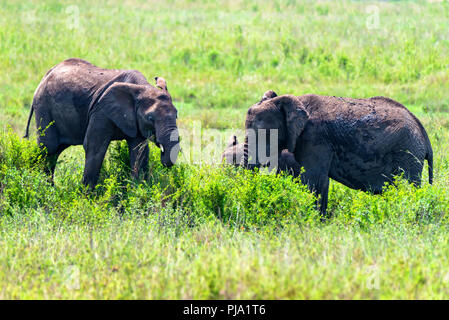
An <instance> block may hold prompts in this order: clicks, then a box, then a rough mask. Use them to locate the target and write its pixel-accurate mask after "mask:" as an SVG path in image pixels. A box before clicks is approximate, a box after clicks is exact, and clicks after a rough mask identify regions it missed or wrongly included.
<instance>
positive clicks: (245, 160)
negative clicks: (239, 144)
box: [242, 134, 248, 168]
mask: <svg viewBox="0 0 449 320" xmlns="http://www.w3.org/2000/svg"><path fill="white" fill-rule="evenodd" d="M242 160H243V163H242V165H243V168H247V167H248V135H247V134H246V135H245V142H244V144H243V159H242Z"/></svg>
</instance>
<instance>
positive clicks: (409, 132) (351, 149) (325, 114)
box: [243, 91, 433, 216]
mask: <svg viewBox="0 0 449 320" xmlns="http://www.w3.org/2000/svg"><path fill="white" fill-rule="evenodd" d="M270 92H271V91H270ZM271 96H272V97H269V98H266V99H262V101H260V102H259V103H257V104H255V105H253V106H252V107H250V108H249V109H248V112H247V114H246V122H245V130H246V132H245V143H244V157H243V158H244V159H243V165H244V166H246V167H248V168H252V167H258V166H261V165H263V164H264V163H262V162H263V161H262V160H263V159H262V156H265V155H266V153H269V152H270V141H274V144H275V146H274V147H275V148H276V150H275V151H276V152H277V153H278V154H280V153H281V151H282V150H284V149H288V151H289V152H291V153H293V154H294V157H295V159H296V161H297V162H298V163H299V165H300V167H303V168H304V171H303V173H302V174H301V181H302V183H304V184H306V185H308V187H309V189H311V190H312V191H313V192H315V193H316V195H317V196H318V205H319V209H320V211H321V214H322V215H323V216H325V215H326V209H327V199H328V189H329V178H332V179H334V180H336V181H338V182H340V183H342V184H344V185H346V186H348V187H350V188H353V189H359V190H363V191H369V192H372V193H374V194H377V193H381V192H382V190H383V187H384V185H385V183H391V182H392V181H393V179H394V176H395V175H400V174H404V177H405V178H406V179H407V180H408V181H410V182H411V183H414V184H415V185H417V186H419V185H420V183H421V174H422V169H423V165H424V160H427V162H428V167H429V182H430V183H432V180H433V152H432V146H431V143H430V141H429V138H428V135H427V133H426V130H425V129H424V127H423V126H422V124H421V122H420V121H419V120H418V119H417V118H416V117H415V116H414V115H413V114H412V113H411V112H410V111H409V110H408V109H407V108H406V107H404V106H403V105H402V104H400V103H398V102H396V101H394V100H392V99H389V98H386V97H373V98H369V99H353V98H341V97H327V96H320V95H314V94H308V95H303V96H294V95H282V96H276V95H273V94H272V95H271ZM270 129H272V130H270ZM273 129H274V130H273ZM257 132H268V133H266V134H264V135H259V134H258V133H257ZM273 137H275V138H273ZM272 144H273V143H272ZM263 158H265V157H263Z"/></svg>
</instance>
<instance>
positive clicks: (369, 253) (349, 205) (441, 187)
mask: <svg viewBox="0 0 449 320" xmlns="http://www.w3.org/2000/svg"><path fill="white" fill-rule="evenodd" d="M448 17H449V2H447V1H445V2H443V1H442V2H428V1H394V2H385V1H382V2H362V1H341V2H334V1H291V0H290V1H249V0H248V1H245V0H242V1H238V0H230V1H226V2H223V3H221V4H217V3H216V2H215V1H162V2H161V1H137V0H129V1H96V2H94V3H93V2H91V1H77V2H76V3H75V2H70V1H62V2H61V1H53V0H46V1H18V0H17V1H15V0H12V1H6V2H2V3H0V110H1V112H0V125H1V128H0V129H1V133H0V298H2V299H16V298H23V299H27V298H38V299H58V298H64V299H66V298H70V299H72V298H88V299H90V298H96V299H117V298H124V299H133V298H138V299H225V298H229V299H259V298H260V299H262V298H263V299H323V298H324V299H388V298H394V299H429V298H430V299H438V298H447V297H448V294H449V272H448V270H449V260H448V259H447V257H448V256H449V246H448V244H449V215H448V213H449V189H448V187H447V186H448V183H449V158H448V157H447V155H446V149H447V147H449V133H448V127H449V91H448V90H447V87H448V84H449V73H448V71H447V70H448V67H449V29H448V28H447V26H448V23H449V21H448ZM70 57H79V58H83V59H85V60H88V61H90V62H92V63H94V64H96V65H98V66H101V67H105V68H120V69H137V70H140V71H141V72H142V73H143V74H144V75H145V76H146V77H147V78H148V79H149V80H150V82H151V80H152V78H153V77H154V76H163V77H164V78H165V79H167V83H168V88H169V91H170V93H171V95H172V97H173V99H174V104H175V106H176V107H177V109H178V126H179V128H180V129H181V137H182V141H181V146H182V153H181V156H180V158H179V161H178V162H177V164H176V165H175V166H174V167H172V168H170V169H167V168H164V167H163V166H162V165H161V164H160V161H159V152H160V151H159V149H158V148H157V147H155V146H154V145H152V146H151V148H150V168H151V174H150V177H149V178H148V179H147V180H138V181H135V180H133V179H132V178H131V175H130V169H129V166H128V161H129V160H128V149H127V146H126V143H125V142H115V143H113V144H112V145H111V146H110V148H109V152H108V155H107V157H106V159H105V162H104V164H103V168H102V172H101V177H100V183H99V185H98V186H97V187H96V189H95V190H94V191H93V192H88V191H87V190H86V189H85V188H84V186H83V185H82V183H81V179H82V172H83V165H84V163H83V162H84V154H83V150H82V148H81V147H71V148H69V149H67V150H66V151H64V153H63V155H62V156H61V158H60V160H59V163H58V166H57V169H56V174H55V183H54V186H53V185H52V184H51V182H50V181H49V180H48V178H47V177H46V176H45V174H44V171H43V162H42V152H41V151H40V149H39V148H38V146H37V145H36V142H35V135H32V136H31V139H30V140H25V139H22V138H21V136H22V135H23V133H24V128H25V125H26V120H27V116H28V112H29V107H30V104H31V100H32V97H33V93H34V91H35V89H36V87H37V85H38V84H39V81H40V80H41V78H42V77H43V75H44V74H45V72H46V71H47V70H48V69H49V68H51V67H52V66H54V65H55V64H57V63H59V62H60V61H62V60H64V59H66V58H70ZM268 89H273V90H275V91H276V92H277V93H278V94H285V93H292V94H297V95H300V94H305V93H317V94H325V95H335V96H351V97H370V96H376V95H384V96H389V97H391V98H393V99H395V100H397V101H399V102H401V103H403V104H404V105H406V106H407V107H408V108H409V109H410V110H411V111H412V112H413V113H414V114H415V115H416V116H417V117H418V118H419V119H420V120H421V121H422V123H423V125H424V126H425V128H426V129H427V132H428V133H429V136H430V140H431V142H432V146H433V151H434V184H433V185H429V184H428V182H427V169H426V167H425V170H424V171H423V184H422V186H421V188H416V187H414V186H412V185H410V184H408V183H406V182H405V181H404V180H403V179H402V178H401V177H397V180H396V181H395V186H385V193H384V194H382V195H371V194H368V193H364V192H359V191H355V190H351V189H349V188H347V187H344V186H342V185H341V184H338V183H335V182H332V183H331V188H330V193H329V208H328V211H329V213H330V214H331V215H332V218H331V219H329V220H327V221H326V222H321V221H320V216H319V214H318V212H317V211H316V210H315V209H314V201H315V199H314V196H313V195H312V194H310V193H309V192H308V191H307V188H306V187H304V186H302V185H301V184H300V183H298V182H297V181H293V180H292V178H291V177H290V176H286V175H283V176H275V175H273V174H264V173H259V172H249V171H246V170H243V169H235V168H232V167H227V166H223V165H221V164H220V153H221V152H222V150H223V149H224V143H225V141H226V140H227V137H228V136H229V134H231V133H234V132H237V133H238V134H239V138H240V140H242V135H241V133H242V131H241V130H242V129H243V124H244V118H245V113H246V110H247V108H248V107H249V106H250V105H252V104H253V103H255V102H257V101H258V100H259V99H260V98H261V96H262V94H263V92H264V91H266V90H268ZM32 128H33V130H32V131H33V132H34V131H35V130H34V128H35V124H34V120H33V122H32ZM195 137H196V138H198V137H199V139H200V141H201V142H202V143H201V144H199V146H198V139H196V140H195Z"/></svg>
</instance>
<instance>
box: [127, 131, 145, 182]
mask: <svg viewBox="0 0 449 320" xmlns="http://www.w3.org/2000/svg"><path fill="white" fill-rule="evenodd" d="M127 142H128V150H129V160H130V167H131V172H132V175H133V177H134V178H136V179H137V178H138V177H139V175H140V174H143V175H144V179H147V178H148V157H149V148H148V143H147V141H146V139H139V138H136V139H129V140H127Z"/></svg>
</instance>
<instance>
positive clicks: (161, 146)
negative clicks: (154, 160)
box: [159, 144, 164, 153]
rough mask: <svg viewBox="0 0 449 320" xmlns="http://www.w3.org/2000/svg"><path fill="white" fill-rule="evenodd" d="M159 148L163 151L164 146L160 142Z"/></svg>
mask: <svg viewBox="0 0 449 320" xmlns="http://www.w3.org/2000/svg"><path fill="white" fill-rule="evenodd" d="M159 148H161V152H162V153H164V146H163V145H162V144H161V145H160V146H159Z"/></svg>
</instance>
